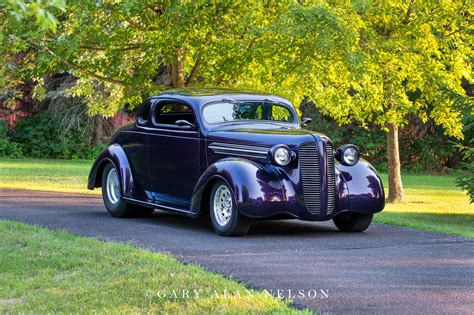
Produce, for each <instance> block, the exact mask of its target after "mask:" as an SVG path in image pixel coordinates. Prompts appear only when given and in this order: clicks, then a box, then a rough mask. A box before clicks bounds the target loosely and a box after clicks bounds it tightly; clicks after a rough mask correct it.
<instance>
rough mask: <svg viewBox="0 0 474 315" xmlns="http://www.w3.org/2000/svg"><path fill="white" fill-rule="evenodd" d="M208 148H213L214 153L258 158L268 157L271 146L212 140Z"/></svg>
mask: <svg viewBox="0 0 474 315" xmlns="http://www.w3.org/2000/svg"><path fill="white" fill-rule="evenodd" d="M208 148H209V149H211V150H213V151H214V153H217V154H233V155H241V156H248V157H257V158H261V157H267V156H268V152H269V148H266V147H258V146H248V145H240V144H227V143H219V142H212V143H211V144H209V146H208Z"/></svg>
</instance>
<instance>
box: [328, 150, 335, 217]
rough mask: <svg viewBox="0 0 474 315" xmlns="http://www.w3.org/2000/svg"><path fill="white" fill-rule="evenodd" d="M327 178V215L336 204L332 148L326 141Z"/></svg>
mask: <svg viewBox="0 0 474 315" xmlns="http://www.w3.org/2000/svg"><path fill="white" fill-rule="evenodd" d="M326 160H327V178H328V201H327V203H328V208H327V210H326V214H327V215H331V214H332V213H333V211H334V207H335V204H336V178H335V177H336V176H335V172H336V170H335V167H334V149H333V147H332V144H331V143H330V142H326Z"/></svg>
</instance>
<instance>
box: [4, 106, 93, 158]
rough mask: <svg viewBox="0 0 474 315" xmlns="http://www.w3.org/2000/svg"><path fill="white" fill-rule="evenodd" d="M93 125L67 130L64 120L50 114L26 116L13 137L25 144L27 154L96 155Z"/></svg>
mask: <svg viewBox="0 0 474 315" xmlns="http://www.w3.org/2000/svg"><path fill="white" fill-rule="evenodd" d="M90 132H91V128H90V126H87V125H86V124H85V122H82V123H81V124H80V126H79V127H76V128H71V129H69V130H65V129H64V128H63V126H62V125H61V122H60V121H58V120H57V119H54V117H53V116H52V115H51V114H49V113H47V112H44V113H40V114H38V115H35V116H32V117H29V118H24V119H22V120H20V121H19V122H18V124H17V125H16V133H15V135H14V136H13V140H14V141H15V142H17V143H19V144H20V145H21V147H22V150H23V152H24V155H25V156H30V157H37V158H57V159H90V158H94V157H95V156H96V155H95V154H96V153H97V150H98V149H99V147H98V148H94V149H92V150H91V147H90V141H89V138H90Z"/></svg>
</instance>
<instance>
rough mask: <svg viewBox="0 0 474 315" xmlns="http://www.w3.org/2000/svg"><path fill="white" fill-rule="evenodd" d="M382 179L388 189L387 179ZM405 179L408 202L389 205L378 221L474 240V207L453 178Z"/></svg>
mask: <svg viewBox="0 0 474 315" xmlns="http://www.w3.org/2000/svg"><path fill="white" fill-rule="evenodd" d="M382 179H383V181H384V185H385V188H387V186H388V185H387V177H386V176H385V175H382ZM402 179H403V184H404V187H405V199H404V200H403V201H402V202H397V203H393V204H387V205H386V207H385V210H384V211H383V212H382V213H380V214H377V215H376V216H375V220H374V221H375V222H377V223H387V224H396V225H403V226H407V227H414V228H419V229H425V230H431V231H437V232H443V233H451V234H458V235H462V236H466V237H471V238H474V204H470V203H469V198H468V197H467V196H466V194H465V193H464V192H462V191H461V190H460V189H459V188H458V187H456V186H455V184H454V177H452V176H431V175H406V176H402ZM386 193H388V191H387V189H386Z"/></svg>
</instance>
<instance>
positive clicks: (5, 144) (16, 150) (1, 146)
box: [0, 120, 23, 158]
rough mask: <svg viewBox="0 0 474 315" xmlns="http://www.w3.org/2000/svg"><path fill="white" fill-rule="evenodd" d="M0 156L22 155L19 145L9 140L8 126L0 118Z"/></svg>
mask: <svg viewBox="0 0 474 315" xmlns="http://www.w3.org/2000/svg"><path fill="white" fill-rule="evenodd" d="M0 156H1V157H13V158H19V157H22V156H23V152H22V150H21V147H20V145H19V144H18V143H15V142H12V141H11V139H10V137H9V128H8V126H7V125H6V124H5V123H4V122H3V121H2V120H0Z"/></svg>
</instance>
